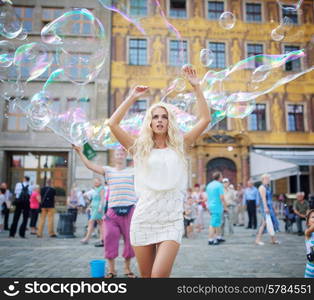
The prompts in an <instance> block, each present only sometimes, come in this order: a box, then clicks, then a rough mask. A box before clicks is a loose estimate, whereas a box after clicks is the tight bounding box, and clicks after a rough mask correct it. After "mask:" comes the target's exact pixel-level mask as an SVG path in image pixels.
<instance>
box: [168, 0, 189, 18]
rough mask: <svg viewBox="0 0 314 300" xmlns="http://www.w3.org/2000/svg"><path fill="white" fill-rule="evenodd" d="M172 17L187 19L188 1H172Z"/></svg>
mask: <svg viewBox="0 0 314 300" xmlns="http://www.w3.org/2000/svg"><path fill="white" fill-rule="evenodd" d="M169 15H170V17H172V18H186V17H187V9H186V0H170V14H169Z"/></svg>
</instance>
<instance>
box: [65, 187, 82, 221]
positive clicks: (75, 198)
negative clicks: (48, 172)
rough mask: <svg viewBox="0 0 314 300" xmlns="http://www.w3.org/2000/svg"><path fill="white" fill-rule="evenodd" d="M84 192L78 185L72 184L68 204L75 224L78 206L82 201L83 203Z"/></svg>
mask: <svg viewBox="0 0 314 300" xmlns="http://www.w3.org/2000/svg"><path fill="white" fill-rule="evenodd" d="M82 198H83V194H82V192H81V190H80V189H79V188H78V187H77V185H76V184H75V183H74V184H73V185H72V188H71V191H70V195H69V196H68V198H67V205H68V213H70V214H72V216H73V224H74V225H75V223H76V219H77V213H78V207H79V205H80V203H82Z"/></svg>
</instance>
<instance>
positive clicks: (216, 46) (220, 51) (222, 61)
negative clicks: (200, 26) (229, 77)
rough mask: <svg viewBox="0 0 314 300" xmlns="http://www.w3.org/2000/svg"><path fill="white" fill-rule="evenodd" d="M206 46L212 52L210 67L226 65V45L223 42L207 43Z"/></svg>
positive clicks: (221, 67) (217, 67) (219, 67)
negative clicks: (212, 57) (212, 58)
mask: <svg viewBox="0 0 314 300" xmlns="http://www.w3.org/2000/svg"><path fill="white" fill-rule="evenodd" d="M208 48H209V49H210V50H211V51H212V52H213V54H214V60H213V62H212V64H211V65H210V67H211V68H216V69H223V68H225V67H226V45H225V43H213V42H209V43H208Z"/></svg>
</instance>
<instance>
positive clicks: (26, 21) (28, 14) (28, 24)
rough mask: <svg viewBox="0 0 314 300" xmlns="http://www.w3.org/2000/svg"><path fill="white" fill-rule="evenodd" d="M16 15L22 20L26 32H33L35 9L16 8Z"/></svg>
mask: <svg viewBox="0 0 314 300" xmlns="http://www.w3.org/2000/svg"><path fill="white" fill-rule="evenodd" d="M14 10H15V13H16V15H17V16H18V17H19V18H20V20H21V21H22V24H23V28H24V29H25V31H26V32H32V31H33V11H34V8H33V7H26V6H15V7H14Z"/></svg>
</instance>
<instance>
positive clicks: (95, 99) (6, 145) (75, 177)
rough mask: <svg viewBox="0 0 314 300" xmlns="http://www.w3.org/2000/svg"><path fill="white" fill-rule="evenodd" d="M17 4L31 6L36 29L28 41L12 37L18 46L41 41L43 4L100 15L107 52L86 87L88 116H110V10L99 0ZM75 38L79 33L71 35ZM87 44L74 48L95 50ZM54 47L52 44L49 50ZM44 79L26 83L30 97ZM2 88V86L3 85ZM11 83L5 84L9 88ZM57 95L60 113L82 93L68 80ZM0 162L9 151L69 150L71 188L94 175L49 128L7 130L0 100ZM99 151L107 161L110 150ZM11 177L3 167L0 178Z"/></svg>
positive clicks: (99, 156) (42, 0) (88, 181)
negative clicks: (74, 183)
mask: <svg viewBox="0 0 314 300" xmlns="http://www.w3.org/2000/svg"><path fill="white" fill-rule="evenodd" d="M14 5H16V6H31V7H33V8H34V11H33V19H32V21H33V30H32V32H31V33H29V35H28V39H27V40H26V41H18V40H16V39H14V40H12V41H11V42H13V43H14V44H15V45H16V46H19V45H21V44H25V43H30V42H39V41H40V40H41V38H40V31H41V28H42V21H41V20H42V7H53V8H62V9H63V11H64V12H67V11H70V10H71V9H72V8H87V9H91V10H92V11H93V14H94V15H95V16H96V17H98V18H99V20H100V21H101V23H102V24H103V26H104V28H105V32H106V41H105V43H106V51H107V53H106V55H107V59H106V62H105V65H104V67H103V69H102V71H101V72H100V74H99V75H98V77H97V78H96V79H95V80H94V81H92V82H90V83H89V84H87V85H85V86H84V89H85V92H84V95H86V96H88V97H89V98H90V105H89V116H88V117H89V119H90V120H94V119H99V118H106V117H108V107H109V98H108V96H109V87H110V86H109V81H110V65H111V64H110V50H111V46H110V43H111V13H110V12H108V11H107V10H105V9H104V8H103V7H102V6H101V5H100V4H99V2H98V1H83V0H62V1H61V0H55V1H53V3H52V2H51V1H48V0H24V1H23V0H16V1H14ZM72 38H73V39H76V38H77V37H76V36H73V37H72ZM90 47H91V46H90V45H89V44H88V43H85V44H84V43H82V44H81V45H80V48H79V49H73V52H80V51H86V52H88V53H90V52H92V51H95V50H96V49H91V48H90ZM50 49H51V51H52V49H53V47H50V48H49V50H50ZM44 83H45V80H40V79H36V80H33V81H31V82H29V83H28V84H27V88H26V89H25V96H26V97H28V98H29V99H31V97H32V96H33V94H34V93H36V92H38V91H39V90H40V89H41V88H42V86H43V85H44ZM1 88H2V87H1ZM7 88H8V86H7V85H5V86H3V89H4V90H7ZM54 88H55V90H56V94H57V93H59V96H60V99H61V101H62V104H61V110H60V112H64V111H65V110H66V103H65V102H66V98H67V97H77V96H78V95H79V94H80V87H79V86H77V85H75V84H73V83H71V82H69V81H60V82H58V83H56V84H55V87H54ZM0 104H1V105H0V165H1V166H6V164H8V162H6V161H5V157H6V156H5V153H6V151H43V152H45V151H50V152H51V151H55V152H59V151H65V152H68V153H69V169H68V188H69V187H70V186H71V184H72V183H73V182H74V181H77V182H78V184H79V185H81V186H82V187H83V188H88V187H90V186H91V178H92V177H93V176H94V175H93V174H91V173H89V172H88V171H87V170H86V168H82V163H81V162H80V160H79V158H78V157H77V156H76V154H75V153H74V151H73V150H72V147H71V145H70V144H69V142H67V141H66V140H64V139H63V138H62V137H60V136H58V135H56V134H54V133H52V132H51V131H50V130H47V129H46V130H44V131H35V130H33V129H31V128H29V127H28V128H27V130H26V131H23V132H12V131H8V130H7V129H6V124H7V122H8V120H7V119H6V118H5V117H4V114H5V111H6V105H5V103H4V102H0ZM95 150H96V151H97V156H96V158H94V161H96V162H99V163H101V164H105V163H106V162H107V151H100V150H98V149H95ZM1 180H3V181H6V180H8V166H7V167H1V168H0V181H1Z"/></svg>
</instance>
